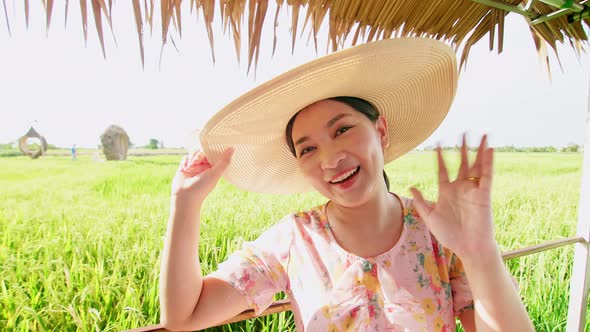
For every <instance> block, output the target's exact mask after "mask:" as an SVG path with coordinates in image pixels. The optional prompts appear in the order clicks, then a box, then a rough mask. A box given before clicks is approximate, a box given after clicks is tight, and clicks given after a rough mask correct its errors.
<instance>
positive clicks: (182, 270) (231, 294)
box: [160, 150, 248, 330]
mask: <svg viewBox="0 0 590 332" xmlns="http://www.w3.org/2000/svg"><path fill="white" fill-rule="evenodd" d="M232 152H233V151H232V150H228V151H226V152H224V154H223V156H222V157H221V159H220V160H219V162H218V163H216V164H215V165H210V164H209V162H208V161H207V159H206V157H205V155H204V154H203V153H202V152H198V153H196V154H194V155H193V156H192V157H190V158H185V159H184V160H183V161H182V162H181V165H180V167H179V169H178V171H177V173H176V175H175V177H174V180H173V183H172V197H171V204H170V217H169V219H168V226H167V232H166V239H165V243H164V250H163V253H162V261H161V267H160V311H161V315H160V316H161V317H160V321H161V323H162V324H163V325H164V327H165V328H167V329H169V330H197V329H203V328H206V327H209V326H212V325H215V324H218V323H221V322H223V321H225V320H227V319H229V318H231V317H233V316H235V315H236V314H238V313H240V312H242V311H244V310H245V309H247V308H248V304H247V302H246V299H245V298H244V297H243V296H242V295H241V294H240V293H238V292H237V291H236V290H235V289H234V288H233V287H232V286H231V285H229V284H228V283H226V282H224V281H221V280H218V279H215V278H203V276H202V272H201V265H200V261H199V254H198V249H199V238H200V235H199V232H200V212H201V206H202V203H203V201H204V199H205V197H206V196H207V195H208V194H209V193H210V192H211V190H212V189H213V188H214V187H215V185H216V184H217V182H218V181H219V179H220V178H221V175H222V174H223V172H224V171H225V169H226V168H227V166H228V165H229V162H230V160H231V155H232Z"/></svg>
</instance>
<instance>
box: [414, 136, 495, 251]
mask: <svg viewBox="0 0 590 332" xmlns="http://www.w3.org/2000/svg"><path fill="white" fill-rule="evenodd" d="M437 156H438V186H439V197H438V201H437V202H436V203H434V204H431V203H428V202H426V201H425V200H424V198H423V196H422V194H421V193H420V191H419V190H418V189H416V188H411V189H410V190H411V192H412V195H413V196H414V202H415V207H416V210H417V211H418V213H419V214H420V215H421V216H422V219H423V220H424V222H425V223H426V225H427V226H428V228H429V229H430V231H431V232H432V234H434V236H436V238H437V239H438V240H439V241H441V243H442V244H443V245H444V246H445V247H447V248H449V249H451V250H453V251H454V252H455V253H456V254H457V255H458V256H459V257H461V258H463V257H465V256H466V255H476V254H477V252H478V251H479V250H481V249H488V248H489V249H491V246H493V247H495V241H494V231H493V221H492V207H491V200H490V196H491V189H492V173H493V149H492V148H488V147H487V136H485V135H484V136H483V137H482V139H481V143H480V145H479V149H478V151H477V157H476V159H475V162H474V163H473V165H469V161H468V158H467V145H466V143H465V135H464V136H463V144H462V146H461V165H460V166H459V173H458V175H457V178H456V179H455V181H452V182H451V181H450V180H449V174H448V171H447V167H446V165H445V161H444V159H443V156H442V151H441V148H440V147H439V148H438V149H437Z"/></svg>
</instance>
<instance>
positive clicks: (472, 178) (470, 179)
mask: <svg viewBox="0 0 590 332" xmlns="http://www.w3.org/2000/svg"><path fill="white" fill-rule="evenodd" d="M467 180H469V181H479V178H478V177H475V176H470V177H468V178H467Z"/></svg>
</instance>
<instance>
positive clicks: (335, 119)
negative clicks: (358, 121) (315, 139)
mask: <svg viewBox="0 0 590 332" xmlns="http://www.w3.org/2000/svg"><path fill="white" fill-rule="evenodd" d="M347 116H351V115H350V113H340V114H338V115H336V116H335V117H333V118H332V119H331V120H330V121H328V122H326V128H330V127H332V126H333V125H334V124H335V123H336V122H337V121H338V120H340V119H342V118H344V117H347Z"/></svg>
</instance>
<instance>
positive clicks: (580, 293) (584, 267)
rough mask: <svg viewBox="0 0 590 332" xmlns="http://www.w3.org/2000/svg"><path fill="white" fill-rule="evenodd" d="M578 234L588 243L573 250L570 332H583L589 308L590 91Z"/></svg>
mask: <svg viewBox="0 0 590 332" xmlns="http://www.w3.org/2000/svg"><path fill="white" fill-rule="evenodd" d="M577 234H578V236H581V237H583V238H584V239H585V240H586V242H583V243H576V244H575V248H574V266H573V268H572V278H571V281H570V301H569V307H568V313H567V331H568V332H573V331H584V328H585V324H586V310H587V308H588V288H589V286H590V252H589V250H590V247H589V241H590V89H589V96H588V112H587V113H586V137H585V140H584V158H583V162H582V185H581V186H580V206H579V208H578V230H577Z"/></svg>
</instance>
